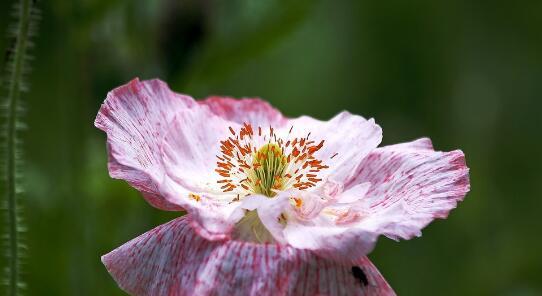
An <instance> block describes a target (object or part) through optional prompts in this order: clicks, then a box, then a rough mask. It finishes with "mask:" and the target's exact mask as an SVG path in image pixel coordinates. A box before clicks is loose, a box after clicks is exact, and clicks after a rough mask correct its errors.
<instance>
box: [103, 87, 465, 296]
mask: <svg viewBox="0 0 542 296" xmlns="http://www.w3.org/2000/svg"><path fill="white" fill-rule="evenodd" d="M95 125H96V126H97V127H98V128H100V129H101V130H103V131H105V132H106V133H107V147H108V151H109V163H108V166H109V173H110V175H111V177H113V178H118V179H124V180H126V181H127V182H128V183H130V184H131V185H132V186H133V187H135V188H136V189H138V190H139V191H140V192H141V193H142V194H143V197H144V198H145V199H146V200H147V201H148V202H149V203H150V204H151V205H153V206H155V207H157V208H159V209H163V210H169V211H182V210H185V211H187V213H188V214H187V215H185V216H183V217H180V218H177V219H175V220H173V221H171V222H169V223H167V224H164V225H161V226H158V227H157V228H155V229H153V230H151V231H149V232H147V233H145V234H143V235H141V236H139V237H138V238H136V239H134V240H132V241H130V242H128V243H126V244H124V245H123V246H121V247H119V248H117V249H115V250H114V251H112V252H110V253H108V254H106V255H104V256H103V257H102V261H103V263H104V264H105V266H106V267H107V269H108V271H109V273H110V274H111V275H112V276H113V278H114V279H115V281H116V282H117V283H118V285H119V286H120V287H121V288H122V289H123V290H125V291H126V292H128V293H131V294H133V295H188V294H190V295H211V294H212V295H215V294H216V295H245V294H247V295H394V292H393V290H392V289H391V288H390V286H389V285H388V284H387V282H386V281H385V280H384V278H383V277H382V276H381V275H380V273H379V272H378V270H377V269H376V268H375V267H374V265H373V264H372V263H371V262H370V261H369V259H368V258H367V257H366V256H367V254H368V253H369V252H370V251H371V250H372V249H373V247H374V245H375V243H376V240H377V238H378V236H380V235H384V236H387V237H389V238H392V239H396V240H398V239H410V238H412V237H414V236H420V235H421V232H420V230H421V229H422V228H424V227H425V226H426V225H427V224H428V223H430V222H431V221H432V220H433V219H435V218H445V217H446V216H447V215H448V212H449V211H450V210H451V209H453V208H455V207H456V205H457V202H458V201H461V200H462V199H463V198H464V196H465V194H466V193H467V192H468V191H469V178H468V168H467V167H466V165H465V158H464V155H463V153H462V152H461V151H459V150H455V151H452V152H438V151H434V150H433V148H432V145H431V141H430V140H429V139H427V138H423V139H419V140H415V141H412V142H408V143H402V144H397V145H391V146H384V147H380V148H377V146H378V145H379V144H380V141H381V139H382V129H381V128H380V127H379V126H378V125H377V124H376V123H375V122H374V120H373V119H370V120H367V119H365V118H363V117H361V116H358V115H353V114H350V113H348V112H342V113H340V114H338V115H337V116H335V117H333V118H332V119H331V120H329V121H320V120H317V119H314V118H311V117H307V116H302V117H298V118H293V119H290V118H286V117H284V116H283V115H282V114H281V113H280V112H279V111H277V110H276V109H274V108H273V107H271V106H270V105H269V104H268V103H266V102H264V101H262V100H259V99H241V100H236V99H232V98H221V97H211V98H208V99H205V100H202V101H195V100H194V99H192V98H191V97H189V96H186V95H181V94H177V93H174V92H172V91H171V90H170V89H169V88H168V87H167V85H166V84H165V83H163V82H161V81H159V80H150V81H139V80H137V79H136V80H133V81H131V82H130V83H128V84H126V85H123V86H121V87H119V88H117V89H115V90H113V91H112V92H110V93H109V94H108V96H107V99H106V100H105V102H104V104H103V105H102V107H101V109H100V111H99V113H98V116H97V118H96V122H95Z"/></svg>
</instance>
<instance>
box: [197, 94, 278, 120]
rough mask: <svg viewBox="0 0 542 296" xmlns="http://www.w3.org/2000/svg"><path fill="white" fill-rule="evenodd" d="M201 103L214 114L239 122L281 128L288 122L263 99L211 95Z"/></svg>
mask: <svg viewBox="0 0 542 296" xmlns="http://www.w3.org/2000/svg"><path fill="white" fill-rule="evenodd" d="M199 103H200V104H202V105H205V106H207V107H209V109H210V110H211V111H212V112H213V113H214V114H216V115H218V116H220V117H222V118H224V119H226V120H229V121H233V122H236V123H238V124H243V123H250V124H252V125H253V126H255V127H257V126H261V127H265V128H266V127H269V126H273V127H275V128H280V127H282V126H284V125H285V124H286V122H287V119H286V118H285V117H284V116H283V115H282V114H281V113H280V112H279V111H278V110H277V109H275V108H273V106H271V105H270V104H269V103H267V102H265V101H263V100H261V99H248V98H244V99H233V98H228V97H209V98H207V99H205V100H203V101H199Z"/></svg>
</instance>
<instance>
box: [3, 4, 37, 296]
mask: <svg viewBox="0 0 542 296" xmlns="http://www.w3.org/2000/svg"><path fill="white" fill-rule="evenodd" d="M19 5H20V6H19V16H18V21H19V22H18V26H17V32H16V36H15V37H16V41H15V48H14V51H13V59H12V64H11V67H12V69H11V73H10V74H9V75H10V76H9V79H7V81H8V96H7V101H6V112H7V116H6V146H5V148H6V151H5V152H6V155H5V156H6V172H5V173H6V195H7V196H6V206H7V219H8V248H9V250H8V258H7V260H8V275H7V276H8V277H9V279H8V280H7V284H8V294H7V295H11V296H16V295H19V287H20V286H22V281H21V279H20V275H21V270H20V267H21V265H20V262H19V260H20V257H21V254H20V253H19V251H20V237H19V235H20V233H19V223H20V217H19V214H20V210H19V209H18V203H17V188H16V187H17V167H18V159H17V155H18V154H19V153H18V151H17V149H18V147H17V141H16V139H17V123H18V120H17V117H18V113H19V112H18V106H19V105H20V102H19V99H20V96H21V90H22V79H23V68H24V59H25V56H26V50H27V46H28V39H29V37H30V36H29V35H30V34H29V33H30V22H31V10H32V2H31V0H21V1H20V4H19Z"/></svg>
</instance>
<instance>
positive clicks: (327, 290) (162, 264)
mask: <svg viewBox="0 0 542 296" xmlns="http://www.w3.org/2000/svg"><path fill="white" fill-rule="evenodd" d="M189 220H190V218H189V217H181V218H177V219H175V220H173V221H171V222H169V223H167V224H164V225H161V226H158V227H157V228H155V229H153V230H151V231H149V232H147V233H145V234H143V235H141V236H139V237H138V238H136V239H133V240H132V241H130V242H128V243H126V244H124V245H123V246H121V247H119V248H117V249H115V250H113V251H112V252H110V253H109V254H107V255H104V256H103V257H102V262H103V263H104V264H105V266H106V267H107V270H108V271H109V273H110V274H111V275H112V276H113V278H114V279H115V281H116V282H117V283H118V285H119V286H120V287H121V288H122V289H123V290H124V291H126V292H128V293H130V294H132V295H140V296H144V295H172V296H173V295H262V296H264V295H395V293H394V292H393V290H392V289H391V288H390V286H389V285H388V284H387V282H386V281H385V279H384V278H383V277H382V276H381V274H380V273H379V272H378V270H377V269H376V268H375V267H374V265H373V264H372V263H371V262H370V261H369V259H367V258H362V259H361V260H359V262H356V265H357V266H351V265H349V266H341V265H337V264H335V263H333V262H331V261H328V260H325V259H322V258H319V257H317V256H314V255H313V254H311V253H310V252H309V251H304V250H297V249H295V248H292V247H289V246H281V245H277V244H253V243H244V242H237V241H226V242H210V241H208V240H205V239H203V238H201V237H199V236H198V235H197V234H195V233H194V231H193V229H192V228H191V227H189V225H188V224H189Z"/></svg>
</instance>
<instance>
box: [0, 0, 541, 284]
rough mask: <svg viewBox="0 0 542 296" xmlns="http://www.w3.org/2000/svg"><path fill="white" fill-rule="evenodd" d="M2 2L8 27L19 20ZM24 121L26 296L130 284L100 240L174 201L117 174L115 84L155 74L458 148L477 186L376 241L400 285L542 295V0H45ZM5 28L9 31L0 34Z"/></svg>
mask: <svg viewBox="0 0 542 296" xmlns="http://www.w3.org/2000/svg"><path fill="white" fill-rule="evenodd" d="M11 2H13V1H10V0H2V1H1V4H0V29H1V30H2V31H5V28H6V27H7V24H8V22H9V21H10V18H9V17H8V14H9V9H8V8H9V6H10V5H11ZM39 6H40V7H41V9H42V22H41V24H40V32H39V35H38V36H37V38H36V39H35V43H36V47H35V49H33V50H32V55H33V56H35V61H34V62H33V63H32V66H33V72H32V74H31V76H30V79H29V80H30V83H31V86H32V87H31V91H30V93H27V94H25V95H24V99H25V100H26V102H27V104H28V113H27V115H26V121H27V122H28V125H29V129H28V130H27V131H26V132H25V133H24V139H25V146H24V147H25V152H26V162H27V163H26V167H25V173H26V184H27V185H26V190H27V193H26V195H25V205H26V209H25V213H24V215H25V217H26V220H27V222H28V228H29V232H28V235H27V241H28V245H29V251H28V259H27V265H26V273H27V275H26V279H27V282H28V284H29V287H28V294H29V295H123V293H122V291H120V290H119V289H118V288H117V287H116V284H115V283H114V282H113V280H112V279H111V278H110V276H109V275H108V274H107V272H106V270H105V268H104V267H103V266H102V264H101V262H100V255H102V254H104V253H106V252H108V251H110V250H112V249H113V248H115V247H117V246H119V245H121V244H122V243H123V242H125V241H128V240H130V239H132V238H134V237H136V236H137V235H139V234H141V233H143V232H145V231H147V230H149V229H151V228H153V227H155V226H157V225H159V224H161V223H164V222H166V221H168V220H170V219H172V218H174V217H176V216H178V215H179V214H178V213H167V212H162V211H159V210H157V209H154V208H152V207H150V206H149V205H147V204H146V203H145V201H144V200H143V199H142V198H141V197H140V195H139V194H138V192H136V191H135V190H134V189H132V188H131V187H130V186H128V185H127V184H126V183H124V182H123V181H118V180H112V179H110V178H109V177H108V173H107V167H106V150H105V136H104V134H103V133H102V132H100V131H98V130H97V129H96V128H94V126H93V121H94V117H95V115H96V113H97V111H98V108H99V106H100V104H101V102H102V101H103V99H104V98H105V96H106V93H107V92H108V91H109V90H111V89H112V88H114V87H116V86H119V85H121V84H123V83H125V82H127V81H128V80H130V79H132V78H134V77H136V76H137V77H140V78H142V79H146V78H153V77H159V78H161V79H163V80H165V81H167V82H168V83H169V84H170V86H171V88H172V89H174V90H176V91H178V92H183V93H188V94H191V95H192V96H194V97H196V98H202V97H206V96H208V95H212V94H218V95H230V96H235V97H242V96H260V97H262V98H264V99H266V100H269V101H270V102H271V103H272V104H274V105H275V106H277V107H278V108H279V109H280V110H282V111H283V112H284V113H285V114H287V115H288V116H298V115H301V114H309V115H312V116H315V117H318V118H322V119H328V118H330V117H331V116H333V115H334V114H336V113H337V112H339V111H342V110H345V109H346V110H349V111H351V112H353V113H358V114H362V115H363V116H365V117H374V118H375V119H376V121H377V122H378V123H379V124H380V125H381V126H382V127H383V129H384V141H383V143H384V144H391V143H396V142H402V141H409V140H412V139H415V138H418V137H422V136H429V137H431V138H432V140H433V143H434V146H435V148H437V149H440V150H452V149H456V148H460V149H462V150H463V151H464V152H465V154H466V156H467V162H468V165H469V167H470V168H471V183H472V191H471V193H470V194H469V195H468V196H467V198H466V200H465V201H464V202H463V203H461V204H460V206H459V207H458V209H456V210H454V211H453V212H452V213H451V215H450V217H449V218H448V219H447V220H445V221H441V220H439V221H436V222H435V223H433V224H431V225H430V226H429V227H427V228H426V229H425V231H424V234H423V237H422V238H418V239H413V240H411V241H402V242H399V243H397V242H394V241H391V240H388V239H385V238H382V239H381V240H380V241H379V243H378V245H377V247H376V250H375V251H374V252H373V253H372V254H371V255H370V258H371V259H372V260H373V261H374V262H375V264H376V265H377V266H378V268H379V269H380V270H381V272H382V273H383V274H384V276H385V277H386V278H387V280H388V281H389V283H390V284H391V285H392V287H393V288H394V289H395V290H396V291H397V293H398V294H399V295H542V237H541V232H542V218H541V217H542V215H541V212H542V201H541V198H542V194H541V193H542V186H541V185H542V173H541V172H542V171H541V169H542V157H541V155H542V133H541V128H542V120H541V107H542V103H541V101H540V94H541V93H542V17H541V15H542V2H541V1H466V0H464V1H432V0H411V1H400V0H389V1H276V0H243V1H241V0H234V1H231V0H230V1H226V0H222V1H219V0H216V1H212V0H207V1H203V0H202V1H196V0H193V1H170V0H163V1H146V0H139V1H133V0H99V1H91V0H81V1H64V0H49V1H41V2H40V3H39ZM5 47H6V40H5V39H4V38H0V49H2V50H4V49H5Z"/></svg>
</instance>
